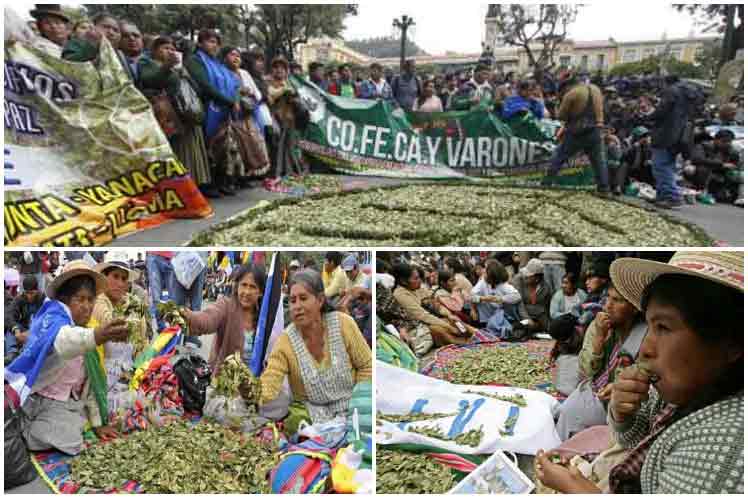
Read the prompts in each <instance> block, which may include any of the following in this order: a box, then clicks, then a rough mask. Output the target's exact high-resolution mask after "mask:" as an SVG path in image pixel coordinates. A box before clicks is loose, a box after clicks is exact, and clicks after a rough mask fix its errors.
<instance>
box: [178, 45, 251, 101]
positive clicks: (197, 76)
mask: <svg viewBox="0 0 748 498" xmlns="http://www.w3.org/2000/svg"><path fill="white" fill-rule="evenodd" d="M183 64H184V67H185V69H187V72H188V73H190V76H191V77H192V79H193V80H194V81H195V83H197V90H198V92H199V93H200V97H201V98H202V99H203V101H204V102H205V103H206V104H207V103H208V102H209V101H211V100H213V101H216V102H218V103H219V104H221V105H225V106H227V107H231V106H233V105H234V104H235V103H236V102H238V101H239V94H237V95H236V97H235V98H234V99H233V100H229V99H226V98H225V97H224V96H223V95H222V94H221V92H219V91H218V90H216V89H215V87H213V85H211V84H210V80H209V79H208V72H207V71H206V70H205V66H204V65H203V63H202V62H201V61H200V59H199V58H198V57H197V56H196V55H195V54H190V55H189V56H186V57H185V59H184V61H183Z"/></svg>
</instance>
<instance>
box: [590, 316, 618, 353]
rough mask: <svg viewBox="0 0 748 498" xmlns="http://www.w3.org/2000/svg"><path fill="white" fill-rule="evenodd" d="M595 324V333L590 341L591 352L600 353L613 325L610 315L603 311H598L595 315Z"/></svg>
mask: <svg viewBox="0 0 748 498" xmlns="http://www.w3.org/2000/svg"><path fill="white" fill-rule="evenodd" d="M595 326H596V327H597V335H596V336H595V338H594V339H593V341H592V352H593V353H595V354H600V353H601V352H602V350H603V346H605V341H607V340H608V337H610V331H611V330H613V325H612V323H611V322H610V315H608V314H607V313H605V312H604V311H601V312H599V313H598V314H597V315H596V316H595Z"/></svg>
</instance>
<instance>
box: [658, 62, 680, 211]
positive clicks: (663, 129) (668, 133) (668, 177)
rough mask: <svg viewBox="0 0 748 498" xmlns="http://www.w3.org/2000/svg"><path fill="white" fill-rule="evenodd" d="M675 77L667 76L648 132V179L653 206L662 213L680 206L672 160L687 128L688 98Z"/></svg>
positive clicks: (677, 151) (678, 190)
mask: <svg viewBox="0 0 748 498" xmlns="http://www.w3.org/2000/svg"><path fill="white" fill-rule="evenodd" d="M678 81H679V80H678V77H677V76H667V77H666V78H665V84H666V85H667V88H665V91H664V92H663V94H662V98H661V99H660V105H658V106H657V109H655V111H654V112H653V113H652V114H650V116H649V117H650V119H651V120H652V121H654V123H655V125H654V129H653V130H652V175H653V176H654V179H655V184H656V187H655V188H656V189H657V200H656V202H655V204H656V205H657V206H658V207H660V208H663V209H677V208H679V207H680V206H681V205H683V199H682V197H681V192H680V189H679V188H678V185H677V184H676V183H675V158H676V156H677V155H678V153H679V152H680V150H679V146H680V144H681V141H682V140H681V139H682V137H683V134H684V133H685V131H686V127H687V126H688V111H689V104H688V96H687V95H686V89H685V88H684V87H682V86H681V85H679V84H678Z"/></svg>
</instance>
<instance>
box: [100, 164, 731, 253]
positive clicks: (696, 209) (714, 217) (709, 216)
mask: <svg viewBox="0 0 748 498" xmlns="http://www.w3.org/2000/svg"><path fill="white" fill-rule="evenodd" d="M340 180H341V182H342V184H343V187H344V188H346V187H348V188H350V187H352V186H353V187H361V186H362V185H365V186H370V187H375V186H382V185H397V184H402V183H406V182H408V183H416V182H418V180H401V179H387V178H373V177H353V176H341V177H340ZM282 197H285V195H284V194H276V193H273V192H268V191H267V190H265V189H263V188H261V187H260V188H254V189H250V190H244V191H241V192H239V195H237V196H236V197H228V198H223V199H218V200H214V201H212V204H213V208H214V210H215V214H214V215H213V216H211V217H210V218H206V219H198V220H177V221H173V222H171V223H167V224H165V225H162V226H160V227H157V228H153V229H151V230H146V231H143V232H139V233H136V234H133V235H130V236H128V237H125V238H122V239H119V240H117V241H115V242H114V243H113V244H112V245H114V246H130V247H133V246H143V247H170V246H181V245H184V244H186V243H187V242H189V240H190V239H191V238H192V236H193V235H194V234H196V233H197V232H199V231H202V230H204V229H206V228H208V227H210V226H212V225H214V224H216V223H219V222H221V221H224V220H226V219H228V218H230V217H232V216H234V215H236V214H238V213H240V212H241V211H243V210H245V209H247V208H250V207H252V206H254V205H256V204H257V203H258V202H260V201H263V200H273V199H279V198H282ZM642 204H645V203H644V202H642ZM669 213H670V214H671V215H672V216H675V217H677V218H679V219H682V220H685V221H688V222H690V223H693V224H695V225H697V226H700V227H702V228H703V229H704V230H706V232H707V233H708V234H709V235H710V236H711V237H712V238H714V239H715V240H717V241H721V242H722V243H724V244H726V245H728V246H732V247H742V246H743V240H744V233H743V209H741V208H737V207H734V206H730V205H725V204H717V205H714V206H705V205H702V204H695V205H692V206H684V207H683V208H682V209H680V210H678V211H670V212H669Z"/></svg>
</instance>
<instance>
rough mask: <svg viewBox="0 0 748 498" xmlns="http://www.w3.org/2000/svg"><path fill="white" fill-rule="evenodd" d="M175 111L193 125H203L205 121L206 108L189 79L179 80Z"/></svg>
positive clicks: (174, 100) (183, 77) (174, 98)
mask: <svg viewBox="0 0 748 498" xmlns="http://www.w3.org/2000/svg"><path fill="white" fill-rule="evenodd" d="M172 100H173V102H174V110H175V111H177V114H179V116H180V117H181V118H182V119H184V120H185V121H186V122H187V123H189V124H192V125H200V124H203V121H204V120H205V107H204V106H203V102H202V100H200V97H199V96H198V94H197V92H196V91H195V88H194V87H193V86H192V82H191V81H190V80H189V78H187V77H185V76H182V77H181V78H179V84H178V85H177V91H176V92H175V93H174V96H173V99H172Z"/></svg>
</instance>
